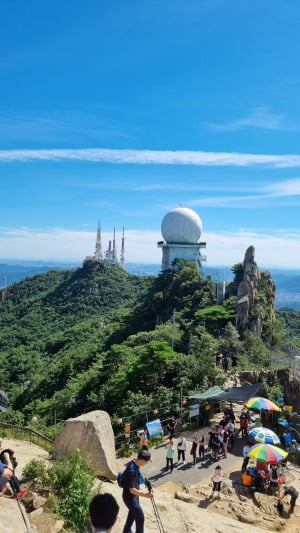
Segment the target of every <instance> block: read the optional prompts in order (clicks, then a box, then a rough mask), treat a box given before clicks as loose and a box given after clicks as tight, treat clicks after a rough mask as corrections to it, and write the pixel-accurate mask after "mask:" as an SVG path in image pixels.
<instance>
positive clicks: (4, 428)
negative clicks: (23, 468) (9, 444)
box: [0, 422, 53, 450]
mask: <svg viewBox="0 0 300 533" xmlns="http://www.w3.org/2000/svg"><path fill="white" fill-rule="evenodd" d="M0 434H1V436H2V438H4V437H6V438H8V437H7V435H8V434H9V437H10V436H11V434H12V438H19V439H21V440H23V439H22V437H24V435H26V437H28V440H29V442H30V444H38V445H39V446H42V447H44V448H46V449H47V450H48V449H49V448H51V446H52V445H53V441H52V440H51V439H49V438H48V437H46V436H45V435H43V434H42V433H40V432H39V431H36V430H35V429H32V428H30V427H28V426H17V425H15V424H6V423H5V422H0Z"/></svg>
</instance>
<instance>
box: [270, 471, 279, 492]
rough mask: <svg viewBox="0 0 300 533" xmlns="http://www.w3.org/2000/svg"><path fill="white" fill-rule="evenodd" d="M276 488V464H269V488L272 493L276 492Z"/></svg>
mask: <svg viewBox="0 0 300 533" xmlns="http://www.w3.org/2000/svg"><path fill="white" fill-rule="evenodd" d="M277 488H278V471H277V466H276V465H272V464H271V465H270V490H271V493H272V494H275V493H276V489H277Z"/></svg>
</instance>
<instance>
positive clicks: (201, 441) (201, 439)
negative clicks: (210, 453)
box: [198, 433, 205, 459]
mask: <svg viewBox="0 0 300 533" xmlns="http://www.w3.org/2000/svg"><path fill="white" fill-rule="evenodd" d="M198 443H199V452H198V454H199V459H204V455H205V436H204V433H202V435H200V437H199V440H198Z"/></svg>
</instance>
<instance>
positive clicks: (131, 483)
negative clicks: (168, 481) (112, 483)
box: [123, 450, 153, 533]
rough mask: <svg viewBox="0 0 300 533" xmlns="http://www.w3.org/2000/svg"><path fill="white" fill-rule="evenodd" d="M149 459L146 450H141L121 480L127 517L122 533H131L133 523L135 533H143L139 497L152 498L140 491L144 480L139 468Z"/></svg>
mask: <svg viewBox="0 0 300 533" xmlns="http://www.w3.org/2000/svg"><path fill="white" fill-rule="evenodd" d="M150 459H151V454H150V452H149V451H148V450H141V451H140V452H139V454H138V456H137V459H134V460H133V461H130V463H129V464H128V466H127V468H126V471H125V473H124V479H123V501H124V503H125V505H126V507H128V516H127V520H126V524H125V526H124V529H123V533H132V530H131V526H132V524H133V522H134V521H135V524H136V533H144V512H143V509H142V508H141V506H140V503H139V496H142V497H144V498H149V499H152V498H153V493H152V492H143V491H142V490H140V484H141V483H144V478H143V476H142V475H141V473H140V467H141V466H144V465H145V464H147V463H148V461H150Z"/></svg>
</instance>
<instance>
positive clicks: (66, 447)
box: [53, 411, 117, 480]
mask: <svg viewBox="0 0 300 533" xmlns="http://www.w3.org/2000/svg"><path fill="white" fill-rule="evenodd" d="M76 449H79V450H80V453H81V455H82V457H84V458H85V459H86V461H87V464H88V465H89V467H90V468H91V469H92V470H93V471H94V472H95V473H96V474H97V476H102V477H105V478H107V479H110V480H115V479H116V470H117V464H116V453H115V440H114V434H113V430H112V427H111V423H110V417H109V415H108V413H106V411H91V412H90V413H86V414H84V415H81V416H78V417H77V418H69V419H68V420H67V421H66V422H65V424H64V427H63V428H62V430H61V432H60V433H59V434H58V435H57V437H56V439H55V442H54V446H53V455H54V456H55V457H57V456H69V455H71V453H72V452H73V451H74V450H76Z"/></svg>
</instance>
